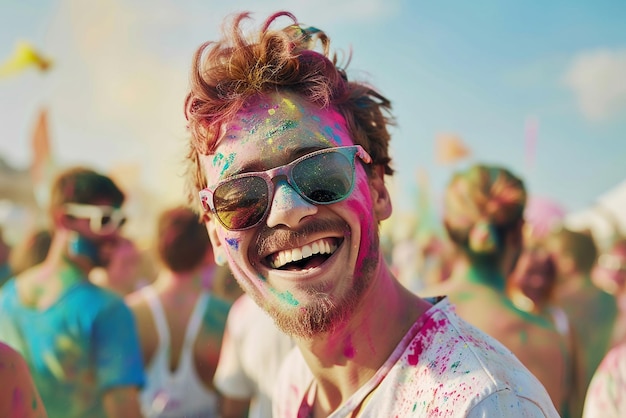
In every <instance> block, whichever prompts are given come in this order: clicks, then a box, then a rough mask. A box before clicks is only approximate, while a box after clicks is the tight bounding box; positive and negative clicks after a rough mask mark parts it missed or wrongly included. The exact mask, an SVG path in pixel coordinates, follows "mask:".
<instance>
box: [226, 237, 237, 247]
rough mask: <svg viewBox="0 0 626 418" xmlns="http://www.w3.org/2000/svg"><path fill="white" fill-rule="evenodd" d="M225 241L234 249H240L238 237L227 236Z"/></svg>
mask: <svg viewBox="0 0 626 418" xmlns="http://www.w3.org/2000/svg"><path fill="white" fill-rule="evenodd" d="M225 241H226V244H228V245H229V246H230V248H232V249H233V250H238V249H239V240H238V239H237V238H226V240H225Z"/></svg>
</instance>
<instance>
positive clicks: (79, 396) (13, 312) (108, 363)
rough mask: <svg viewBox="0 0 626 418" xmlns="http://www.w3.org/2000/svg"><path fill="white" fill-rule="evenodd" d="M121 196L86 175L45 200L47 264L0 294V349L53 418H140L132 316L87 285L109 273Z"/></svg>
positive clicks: (65, 177) (100, 178)
mask: <svg viewBox="0 0 626 418" xmlns="http://www.w3.org/2000/svg"><path fill="white" fill-rule="evenodd" d="M123 202H124V193H123V192H122V191H121V190H120V189H119V188H118V187H117V185H116V184H115V183H114V182H113V181H112V180H111V179H110V178H109V177H106V176H104V175H102V174H99V173H97V172H95V171H93V170H91V169H88V168H83V167H75V168H69V169H66V170H64V171H62V172H61V173H60V174H59V175H58V177H57V178H56V179H55V180H54V182H53V184H52V187H51V192H50V204H49V215H50V220H51V222H52V231H53V232H52V235H53V238H52V242H51V244H50V249H49V251H48V254H47V256H46V259H45V260H44V261H43V262H42V263H41V264H39V265H36V266H34V267H32V268H30V269H28V270H26V271H24V272H22V273H21V274H20V275H19V276H18V277H16V278H12V279H10V280H9V281H8V282H7V283H6V284H5V285H4V286H3V287H2V289H0V340H2V341H4V342H6V343H7V344H9V345H10V346H11V347H13V348H14V349H16V350H17V351H19V352H20V353H21V354H22V355H23V356H24V358H25V359H26V362H27V363H28V365H29V367H30V370H31V371H32V374H33V378H34V381H35V385H36V386H37V389H38V391H39V393H40V395H41V399H42V401H43V403H44V405H45V407H46V409H47V412H48V414H49V416H50V417H54V418H56V417H63V418H78V417H81V418H82V417H94V418H100V417H108V418H114V417H129V418H131V417H140V416H141V412H140V408H139V397H138V395H139V389H140V388H141V386H142V385H143V382H144V375H143V366H142V362H141V351H140V349H139V341H138V339H137V331H136V328H135V321H134V319H133V315H132V312H131V311H130V310H129V309H128V307H127V306H126V304H125V303H124V301H123V300H122V299H121V298H119V297H118V296H116V295H115V294H113V293H111V292H109V291H107V290H104V289H101V288H100V287H98V286H95V285H93V284H92V283H91V282H90V281H89V280H88V275H89V272H90V271H91V269H93V268H94V267H96V266H106V264H107V263H108V262H109V260H110V258H111V253H112V252H113V251H114V249H115V245H116V243H117V240H118V238H119V231H120V228H121V226H122V225H123V223H124V220H125V216H124V212H123V211H122V209H121V206H122V204H123Z"/></svg>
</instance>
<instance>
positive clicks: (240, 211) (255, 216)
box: [213, 177, 269, 229]
mask: <svg viewBox="0 0 626 418" xmlns="http://www.w3.org/2000/svg"><path fill="white" fill-rule="evenodd" d="M268 196H269V190H268V189H267V184H266V183H265V180H263V179H262V178H260V177H242V178H239V179H234V180H231V181H228V182H226V183H223V184H221V185H220V186H219V187H218V188H217V189H215V192H214V193H213V205H214V207H215V212H216V213H217V216H218V217H219V219H220V221H221V222H222V223H223V224H224V226H226V227H227V228H229V229H244V228H248V227H251V226H253V225H255V224H256V223H258V222H259V221H261V219H263V215H265V211H266V210H267V207H268V205H269V198H268Z"/></svg>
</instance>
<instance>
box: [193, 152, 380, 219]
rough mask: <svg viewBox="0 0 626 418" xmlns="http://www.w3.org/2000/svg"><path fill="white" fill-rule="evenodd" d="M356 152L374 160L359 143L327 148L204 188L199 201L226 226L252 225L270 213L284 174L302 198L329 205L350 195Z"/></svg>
mask: <svg viewBox="0 0 626 418" xmlns="http://www.w3.org/2000/svg"><path fill="white" fill-rule="evenodd" d="M357 155H358V156H359V158H360V159H361V160H362V161H363V162H364V163H366V164H369V163H370V162H371V161H372V158H371V157H370V156H369V154H368V153H367V152H366V151H365V150H364V149H363V147H361V146H360V145H353V146H347V147H336V148H325V149H322V150H319V151H315V152H312V153H310V154H307V155H304V156H302V157H300V158H298V159H297V160H294V161H292V162H290V163H289V164H285V165H283V166H280V167H276V168H272V169H270V170H267V171H259V172H251V173H244V174H239V175H236V176H232V177H229V178H227V179H224V180H222V181H220V182H219V183H217V184H216V185H214V186H211V187H207V188H206V189H203V190H201V191H200V201H201V202H202V207H203V208H204V210H205V211H207V212H208V211H211V212H212V213H213V214H214V215H215V216H216V217H217V219H218V220H219V221H220V223H221V224H222V225H224V227H225V228H226V229H229V230H231V231H241V230H244V229H249V228H253V227H255V226H257V225H258V224H259V223H261V222H262V221H263V219H265V217H266V216H267V214H268V213H269V210H270V204H271V199H272V197H273V196H274V179H275V178H277V177H285V178H286V179H287V183H289V185H290V186H291V187H292V188H293V189H294V190H295V191H296V192H297V193H298V194H299V195H300V196H302V198H304V199H305V200H306V201H307V202H309V203H314V204H316V205H330V204H331V203H337V202H341V201H342V200H344V199H345V198H347V197H348V196H350V194H351V193H352V190H353V189H354V171H355V162H354V161H355V159H356V156H357Z"/></svg>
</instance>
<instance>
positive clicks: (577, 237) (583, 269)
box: [549, 228, 598, 274]
mask: <svg viewBox="0 0 626 418" xmlns="http://www.w3.org/2000/svg"><path fill="white" fill-rule="evenodd" d="M549 239H550V243H551V244H552V245H554V244H556V246H557V247H558V253H559V254H564V255H567V256H569V257H571V258H572V260H573V261H574V265H575V266H576V270H578V271H579V272H580V273H583V274H589V273H590V272H591V269H592V268H593V266H594V264H595V262H596V258H597V257H598V248H597V247H596V243H595V241H594V239H593V236H592V235H591V232H590V231H582V232H581V231H573V230H571V229H567V228H561V229H559V230H558V231H555V232H554V233H553V234H552V236H551V237H550V238H549Z"/></svg>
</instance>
